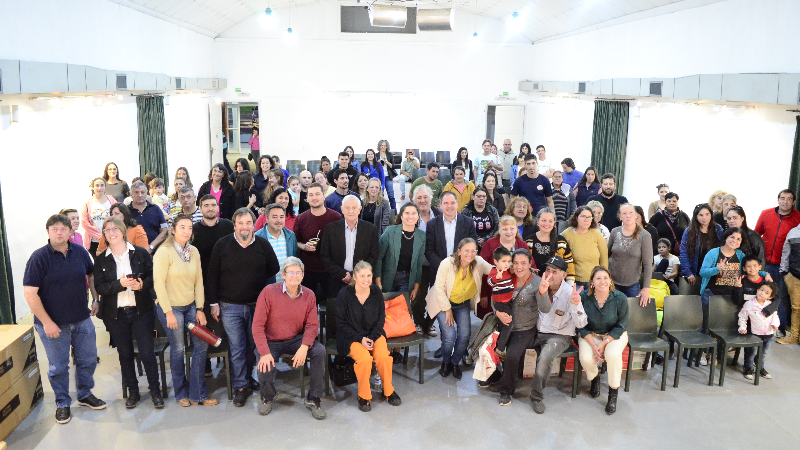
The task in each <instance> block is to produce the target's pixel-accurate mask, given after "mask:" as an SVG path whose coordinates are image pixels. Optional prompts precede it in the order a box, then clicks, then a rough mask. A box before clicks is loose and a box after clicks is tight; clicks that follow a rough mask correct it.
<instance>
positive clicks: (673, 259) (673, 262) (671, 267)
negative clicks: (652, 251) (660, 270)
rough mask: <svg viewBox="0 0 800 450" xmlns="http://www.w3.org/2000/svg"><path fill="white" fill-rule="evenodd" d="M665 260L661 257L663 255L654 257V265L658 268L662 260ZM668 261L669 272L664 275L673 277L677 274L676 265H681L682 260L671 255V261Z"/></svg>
mask: <svg viewBox="0 0 800 450" xmlns="http://www.w3.org/2000/svg"><path fill="white" fill-rule="evenodd" d="M663 259H664V257H663V256H661V255H656V256H654V257H653V265H654V266H658V264H659V263H661V260H663ZM667 261H669V267H667V270H666V271H665V272H664V275H672V274H673V273H674V272H675V265H676V264H680V263H681V260H680V259H678V257H677V256H675V255H673V254H672V253H670V254H669V259H667Z"/></svg>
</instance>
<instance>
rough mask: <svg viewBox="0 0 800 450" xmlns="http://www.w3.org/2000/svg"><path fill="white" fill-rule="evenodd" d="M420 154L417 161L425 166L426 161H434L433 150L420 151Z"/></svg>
mask: <svg viewBox="0 0 800 450" xmlns="http://www.w3.org/2000/svg"><path fill="white" fill-rule="evenodd" d="M421 155H422V156H421V157H420V159H419V162H420V164H422V165H425V166H426V167H427V165H428V163H432V162H436V156H434V153H433V152H422V153H421Z"/></svg>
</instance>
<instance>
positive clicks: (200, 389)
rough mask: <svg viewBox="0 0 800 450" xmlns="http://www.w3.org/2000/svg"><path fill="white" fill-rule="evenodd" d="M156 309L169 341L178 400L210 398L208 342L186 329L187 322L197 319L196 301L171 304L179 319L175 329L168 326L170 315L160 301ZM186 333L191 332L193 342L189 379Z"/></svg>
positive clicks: (171, 365)
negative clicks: (179, 304)
mask: <svg viewBox="0 0 800 450" xmlns="http://www.w3.org/2000/svg"><path fill="white" fill-rule="evenodd" d="M156 312H157V313H158V320H159V321H161V325H162V326H163V327H164V331H165V332H166V333H167V340H168V341H169V370H170V372H172V390H173V391H174V392H175V400H181V399H184V398H187V396H188V398H189V401H190V402H201V401H203V400H205V399H207V398H208V389H206V378H205V376H206V374H205V367H206V351H207V350H208V344H206V341H204V340H202V339H200V338H199V337H197V336H195V335H194V334H192V333H189V332H188V331H187V330H186V324H188V323H190V322H191V323H197V319H196V315H197V309H196V308H195V304H194V303H192V304H189V305H186V306H173V307H172V313H173V314H174V315H175V320H177V321H178V328H177V329H175V330H172V329H170V328H168V327H167V316H166V314H164V310H162V309H161V305H158V307H157V308H156ZM187 334H188V335H189V336H191V338H192V345H193V346H194V351H193V353H192V361H191V363H190V366H191V367H190V368H189V379H188V380H187V379H186V365H185V364H184V362H183V360H184V357H185V356H186V335H187Z"/></svg>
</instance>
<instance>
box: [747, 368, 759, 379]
mask: <svg viewBox="0 0 800 450" xmlns="http://www.w3.org/2000/svg"><path fill="white" fill-rule="evenodd" d="M762 370H763V369H762ZM742 373H743V374H744V377H745V378H747V379H748V380H752V379H753V378H755V377H756V376H755V375H756V369H754V368H750V369H744V372H742Z"/></svg>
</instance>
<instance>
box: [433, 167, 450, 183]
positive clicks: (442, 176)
mask: <svg viewBox="0 0 800 450" xmlns="http://www.w3.org/2000/svg"><path fill="white" fill-rule="evenodd" d="M437 178H438V179H439V181H441V182H442V184H447V183H448V182H449V181H450V180H452V179H453V177H452V176H451V175H450V169H447V168H445V167H440V168H439V176H438V177H437Z"/></svg>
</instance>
